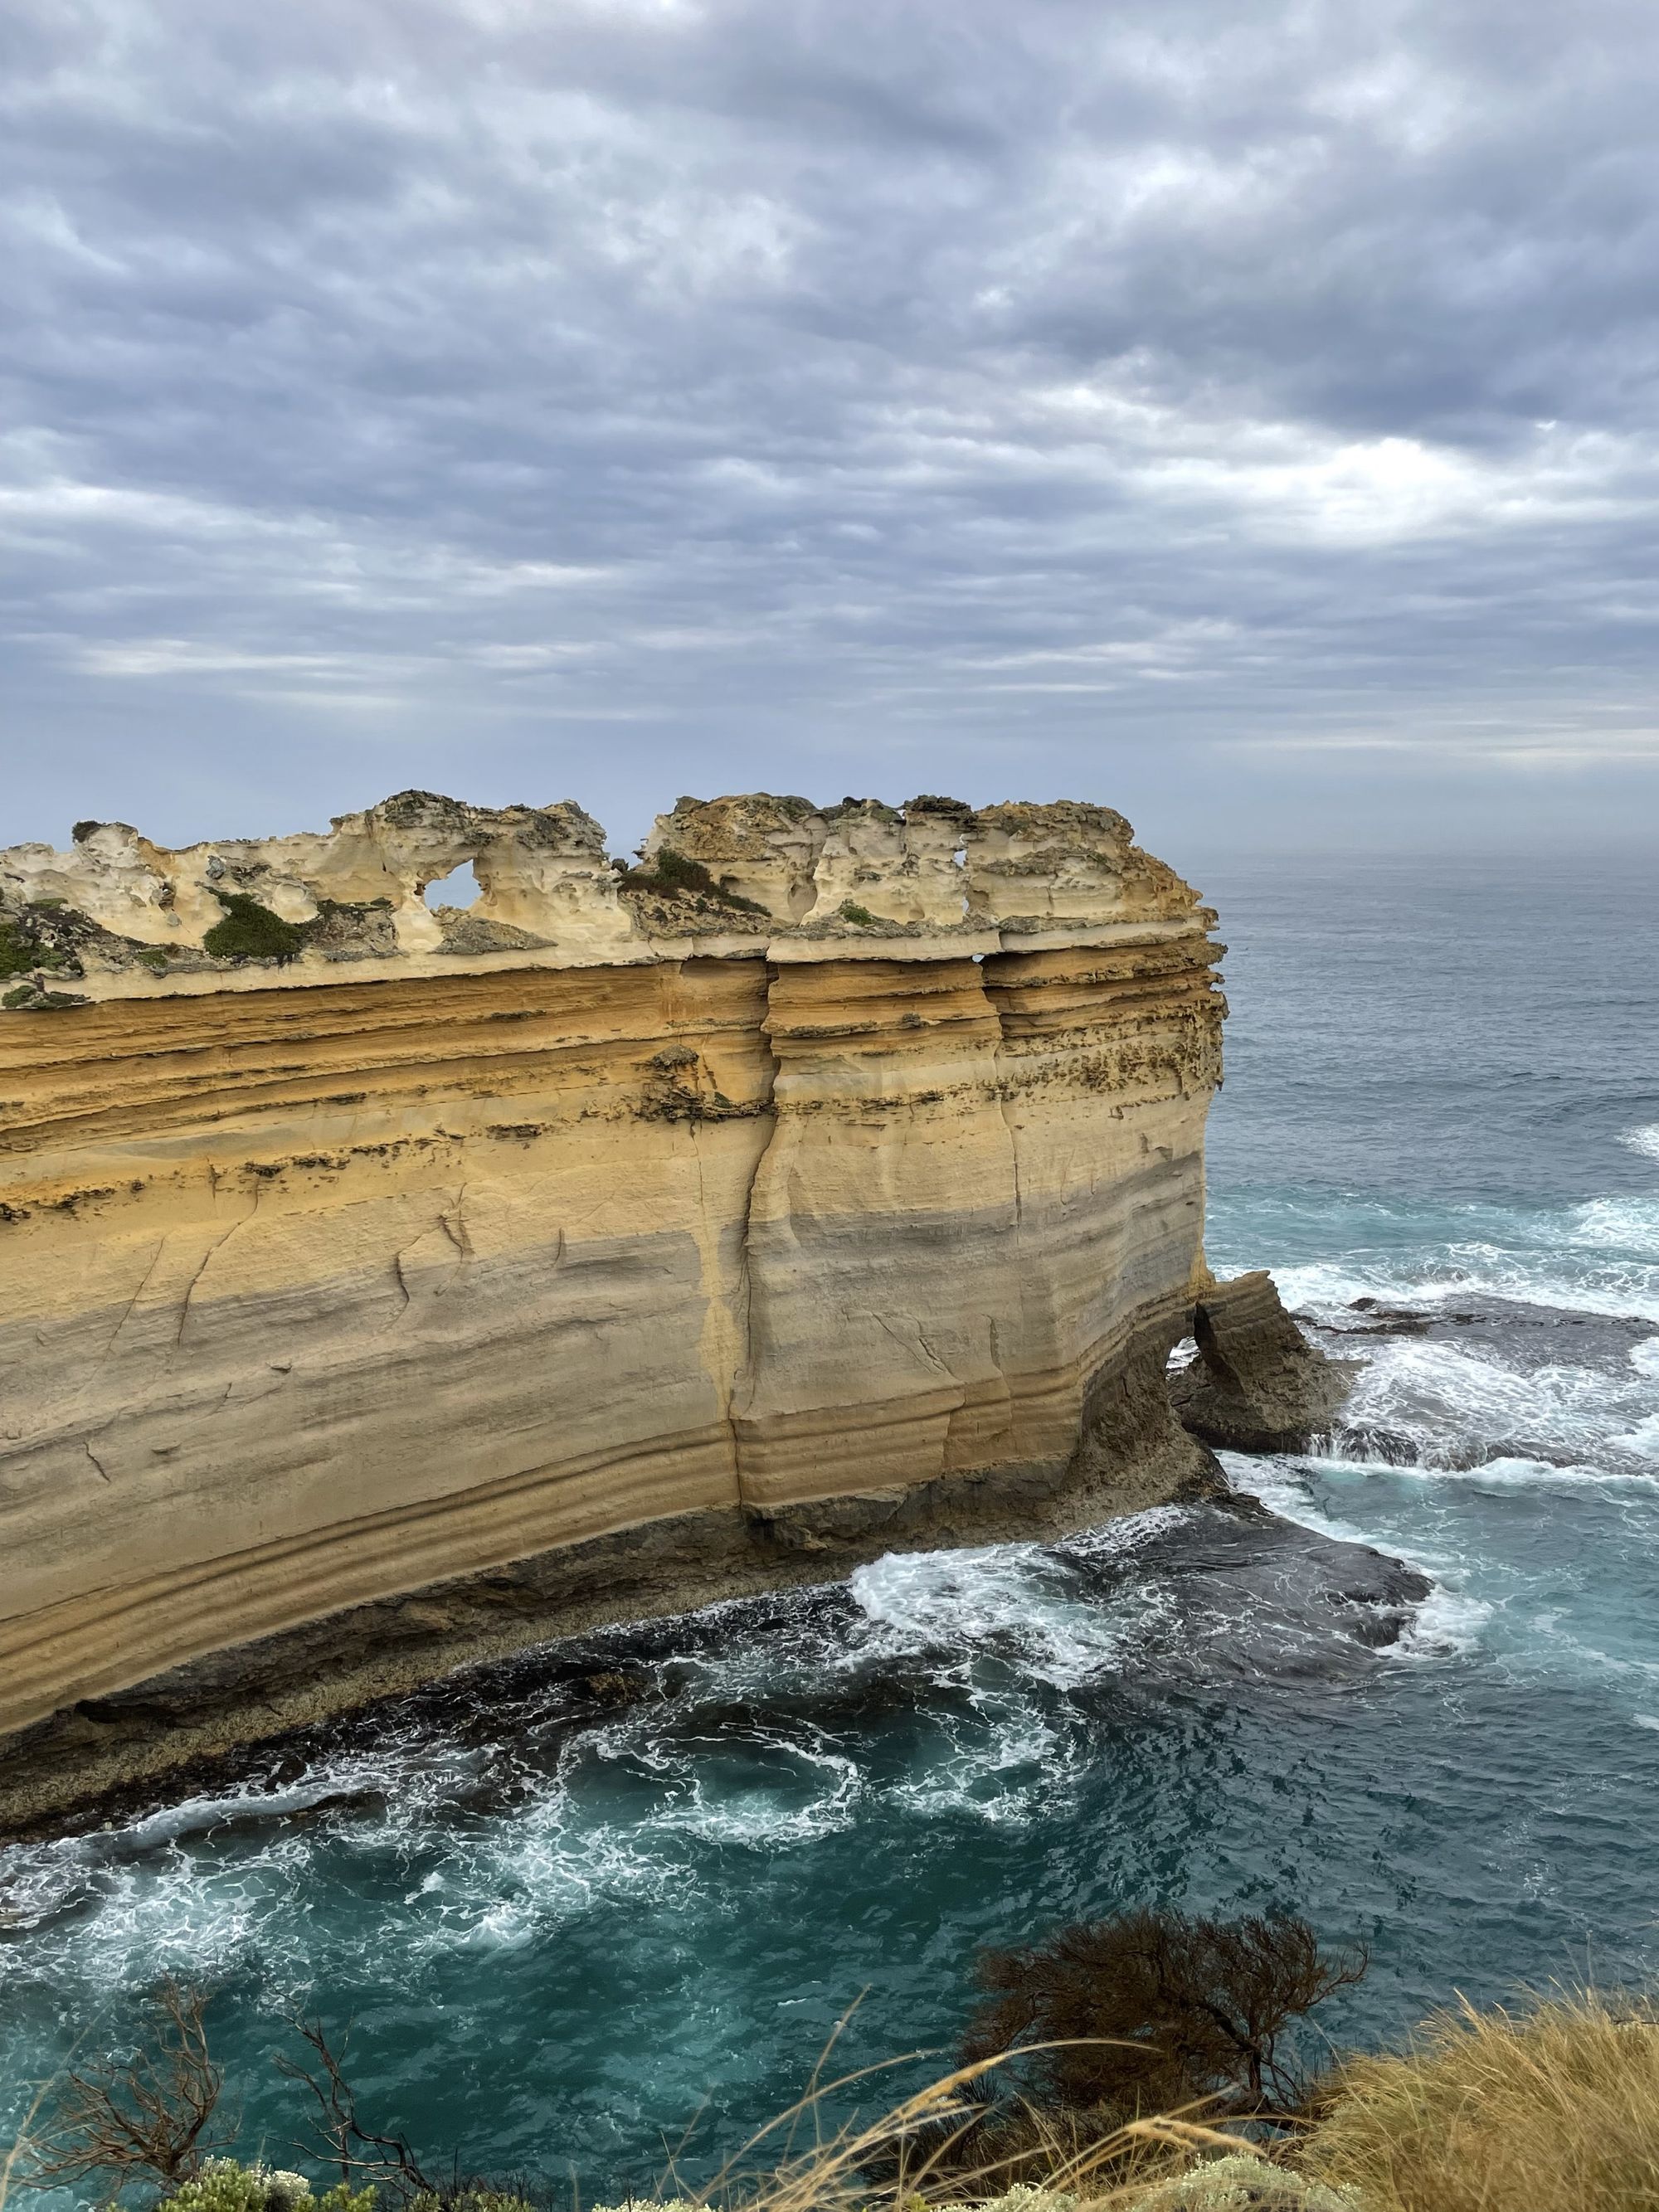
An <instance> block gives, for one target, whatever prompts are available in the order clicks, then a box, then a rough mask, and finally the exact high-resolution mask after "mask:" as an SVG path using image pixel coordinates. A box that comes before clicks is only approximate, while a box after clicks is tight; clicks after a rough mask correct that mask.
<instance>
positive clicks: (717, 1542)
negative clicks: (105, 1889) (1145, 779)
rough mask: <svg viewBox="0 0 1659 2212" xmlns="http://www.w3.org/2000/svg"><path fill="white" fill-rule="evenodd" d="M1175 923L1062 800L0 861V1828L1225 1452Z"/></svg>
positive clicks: (429, 823)
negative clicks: (345, 1712)
mask: <svg viewBox="0 0 1659 2212" xmlns="http://www.w3.org/2000/svg"><path fill="white" fill-rule="evenodd" d="M465 861H471V864H472V866H473V868H474V871H475V873H476V876H477V882H478V884H479V887H480V896H479V898H478V900H477V903H476V904H475V905H474V906H472V907H471V908H466V909H465V910H461V909H458V908H450V909H447V910H446V909H444V908H439V909H438V911H436V912H433V911H432V910H430V909H429V908H428V905H427V903H426V902H425V899H424V896H423V893H424V891H425V890H426V888H427V886H428V884H432V883H434V882H435V881H437V880H438V879H440V878H442V877H444V876H446V875H447V874H448V873H450V872H452V871H453V869H454V868H455V867H457V866H459V865H460V864H461V863H463V862H465ZM1213 920H1214V917H1213V915H1212V914H1211V913H1210V912H1209V911H1208V909H1206V908H1204V907H1202V906H1201V905H1200V903H1199V902H1198V900H1197V897H1196V896H1195V895H1194V893H1193V892H1192V891H1191V890H1189V889H1188V886H1187V885H1185V884H1182V883H1181V882H1180V881H1179V879H1178V878H1176V877H1175V876H1174V875H1173V874H1171V872H1170V871H1169V870H1168V869H1167V868H1165V867H1164V866H1162V864H1161V863H1159V862H1158V861H1156V860H1152V859H1151V858H1150V857H1149V856H1147V855H1146V854H1143V853H1141V852H1140V851H1139V849H1138V848H1136V847H1135V846H1134V845H1133V842H1132V840H1131V835H1130V831H1129V828H1128V825H1127V823H1125V822H1124V821H1123V820H1122V817H1121V816H1118V815H1115V814H1114V813H1112V812H1111V811H1109V809H1106V808H1103V807H1096V806H1087V805H1073V804H1060V805H1052V806H1029V805H1004V806H994V807H990V808H987V809H984V810H981V811H978V812H975V811H972V810H970V809H969V808H968V807H966V806H964V805H960V804H959V803H957V802H956V801H952V800H950V799H937V798H929V799H919V800H916V801H914V802H912V804H911V805H908V806H907V807H905V808H903V809H902V810H901V809H895V808H890V807H886V806H883V805H878V804H877V803H875V802H872V801H867V800H866V801H852V800H849V801H847V802H845V803H844V804H843V805H841V806H839V807H834V808H823V809H820V808H817V807H814V806H812V805H810V804H808V802H806V801H805V800H803V799H788V798H784V799H774V798H769V797H765V796H762V797H757V798H756V797H751V798H744V799H720V800H715V801H714V802H712V803H708V804H704V803H702V802H699V801H696V800H689V799H682V800H681V801H680V802H679V803H678V805H677V806H676V807H675V808H674V809H673V810H672V811H671V813H669V814H666V815H664V816H661V817H659V819H658V822H657V823H656V826H655V828H654V829H653V832H652V834H651V836H650V837H649V838H648V839H647V842H646V845H645V847H644V848H642V854H641V861H640V863H639V865H638V866H633V867H624V866H623V865H622V864H620V863H616V862H613V861H611V860H608V859H607V858H606V855H605V845H604V839H603V836H602V833H601V832H600V830H599V827H598V825H597V824H596V823H593V822H592V819H591V817H588V816H587V815H586V814H585V813H584V812H583V811H582V810H581V809H580V807H578V806H575V805H570V804H568V803H567V804H564V805H556V806H549V807H544V808H535V807H507V808H503V809H500V810H488V809H482V808H472V807H466V806H462V805H458V804H456V803H455V802H453V801H451V800H448V799H438V798H435V797H432V796H431V795H429V794H423V793H404V794H403V795H402V796H400V797H399V798H397V799H389V800H387V801H386V802H385V803H384V804H383V805H380V806H377V807H373V808H370V809H368V811H366V812H364V813H362V814H359V815H352V816H345V817H341V818H340V819H339V820H337V822H336V823H335V824H334V826H333V828H332V829H331V831H330V832H329V833H328V834H327V835H326V836H300V837H288V838H281V839H272V840H264V841H258V840H245V841H234V842H222V843H218V844H214V845H198V846H194V847H191V848H187V849H185V850H184V851H181V852H174V851H168V850H167V849H165V848H160V847H157V846H155V845H153V844H151V843H150V842H148V841H147V840H145V839H143V837H141V836H139V835H138V834H137V832H136V831H134V830H131V829H127V828H125V826H123V825H119V824H103V825H97V824H84V823H83V824H82V825H80V827H79V829H77V832H76V845H75V848H74V849H73V851H71V852H70V853H68V854H61V853H55V852H52V851H51V850H50V849H49V848H45V847H40V846H23V847H19V848H14V849H13V850H11V851H9V852H7V853H3V854H0V965H3V966H4V967H5V968H6V969H8V971H9V972H8V974H7V975H6V976H5V978H4V980H3V992H4V997H5V1001H6V1006H7V1012H4V1013H3V1014H0V1099H3V1107H0V1252H3V1255H4V1265H3V1270H0V1372H3V1422H0V1426H3V1434H0V1558H3V1568H0V1732H8V1731H9V1735H8V1736H7V1740H6V1741H5V1743H4V1744H3V1745H0V1820H3V1819H6V1818H10V1819H12V1820H16V1819H19V1818H21V1817H23V1816H25V1815H26V1814H29V1813H30V1812H33V1811H39V1810H40V1809H41V1808H45V1807H48V1806H50V1805H52V1804H55V1803H58V1802H64V1800H66V1799H67V1798H69V1797H70V1796H74V1795H75V1794H76V1792H77V1791H79V1792H84V1791H86V1790H89V1789H92V1788H95V1787H102V1786H107V1785H108V1784H112V1783H113V1782H116V1781H118V1780H121V1779H125V1778H131V1777H134V1776H142V1775H145V1774H151V1775H154V1774H157V1773H160V1772H161V1771H165V1770H167V1769H168V1768H169V1767H173V1766H176V1765H178V1764H179V1762H181V1761H183V1760H185V1759H190V1758H191V1757H194V1756H197V1755H198V1754H203V1753H212V1752H213V1751H215V1750H216V1749H219V1748H222V1747H224V1746H226V1745H228V1744H229V1743H232V1742H234V1741H239V1740H246V1738H247V1737H248V1736H250V1735H254V1734H258V1733H266V1734H268V1733H270V1732H272V1731H273V1730H275V1729H280V1728H282V1727H284V1726H289V1725H292V1724H295V1723H297V1722H300V1721H302V1720H306V1719H308V1718H314V1717H318V1716H319V1715H321V1714H325V1713H327V1712H330V1711H337V1710H340V1709H342V1708H343V1707H344V1706H346V1705H349V1704H352V1703H354V1702H358V1701H361V1700H362V1699H365V1698H367V1697H369V1696H371V1695H374V1694H378V1693H380V1692H384V1691H386V1690H391V1689H397V1688H399V1687H402V1686H405V1685H407V1684H409V1683H410V1682H413V1681H415V1680H421V1679H422V1678H424V1677H428V1676H430V1675H431V1674H434V1673H436V1672H438V1671H440V1670H441V1668H444V1667H446V1666H449V1665H453V1664H455V1663H457V1662H460V1661H463V1660H466V1659H471V1658H475V1657H480V1656H486V1655H488V1654H490V1653H493V1652H495V1651H499V1650H505V1649H507V1648H510V1647H511V1646H512V1645H513V1644H521V1643H524V1642H526V1641H529V1640H532V1638H535V1637H537V1636H545V1635H548V1634H552V1633H556V1632H561V1631H563V1630H567V1629H569V1628H573V1627H575V1626H580V1625H583V1624H584V1623H586V1622H591V1621H593V1620H599V1619H605V1618H608V1619H619V1618H627V1617H629V1615H633V1614H642V1613H648V1612H652V1611H662V1610H666V1609H671V1608H672V1607H679V1606H684V1605H687V1604H690V1603H695V1602H698V1601H702V1600H703V1599H705V1598H708V1597H710V1596H713V1595H718V1594H720V1593H721V1592H723V1591H731V1590H737V1589H750V1588H756V1587H760V1586H763V1585H764V1584H766V1583H774V1582H777V1581H779V1580H782V1579H789V1578H802V1577H812V1578H815V1579H821V1578H823V1577H825V1576H826V1575H830V1574H834V1573H836V1572H840V1571H843V1569H844V1567H845V1565H847V1564H848V1563H849V1562H850V1561H852V1560H854V1559H857V1558H859V1557H862V1556H868V1555H869V1554H871V1553H874V1552H878V1551H880V1550H883V1549H886V1548H890V1547H892V1546H893V1545H895V1544H905V1545H915V1544H926V1543H939V1542H952V1541H983V1540H985V1539H986V1538H987V1537H988V1536H995V1535H1002V1534H1023V1535H1029V1534H1039V1533H1042V1532H1045V1531H1049V1530H1057V1529H1060V1528H1069V1527H1074V1526H1077V1525H1079V1523H1081V1522H1087V1521H1091V1520H1096V1519H1099V1518H1102V1517H1103V1516H1106V1515H1108V1514H1110V1513H1112V1512H1116V1511H1122V1510H1133V1509H1134V1508H1137V1507H1140V1506H1143V1505H1146V1504H1152V1503H1154V1502H1157V1501H1158V1500H1161V1499H1164V1498H1170V1497H1172V1496H1176V1495H1179V1494H1181V1493H1182V1492H1183V1491H1184V1490H1190V1489H1192V1488H1193V1487H1194V1486H1204V1485H1205V1484H1206V1482H1208V1481H1210V1480H1212V1475H1213V1463H1212V1462H1211V1461H1210V1459H1209V1456H1208V1455H1207V1453H1206V1451H1205V1449H1203V1448H1202V1446H1201V1445H1200V1444H1199V1443H1196V1442H1194V1440H1193V1438H1192V1437H1189V1436H1188V1434H1187V1433H1186V1432H1185V1431H1183V1430H1182V1427H1181V1426H1180V1425H1178V1423H1177V1422H1176V1420H1175V1419H1174V1418H1173V1416H1172V1414H1171V1413H1170V1405H1169V1401H1168V1398H1167V1396H1166V1394H1165V1391H1164V1383H1163V1370H1164V1359H1165V1355H1166V1353H1167V1352H1168V1349H1169V1347H1170V1344H1171V1343H1172V1342H1173V1341H1174V1340H1176V1338H1177V1337H1179V1336H1181V1335H1182V1334H1184V1333H1185V1331H1186V1330H1187V1329H1188V1327H1189V1326H1190V1324H1191V1319H1192V1314H1193V1309H1194V1302H1195V1300H1197V1299H1199V1298H1200V1297H1202V1296H1204V1295H1205V1294H1206V1293H1207V1291H1209V1288H1210V1279H1209V1278H1208V1275H1207V1273H1206V1269H1205V1267H1204V1262H1203V1256H1202V1218H1203V1131H1204V1120H1205V1114H1206V1109H1207V1106H1208V1103H1209V1099H1210V1097H1211V1094H1212V1091H1213V1089H1214V1086H1215V1085H1216V1083H1217V1082H1218V1079H1219V1066H1220V1060H1219V1040H1220V1023H1221V1018H1222V1015H1223V1013H1224V1012H1225V1008H1224V1006H1223V1002H1222V1000H1221V998H1220V994H1219V993H1218V990H1217V988H1216V987H1215V983H1214V981H1213V977H1212V963H1214V961H1215V960H1216V958H1217V957H1218V947H1217V946H1215V945H1213V944H1212V942H1211V940H1210V939H1209V937H1208V935H1207V930H1208V928H1209V927H1210V925H1211V924H1212V922H1213ZM160 1723H165V1725H164V1726H163V1725H160Z"/></svg>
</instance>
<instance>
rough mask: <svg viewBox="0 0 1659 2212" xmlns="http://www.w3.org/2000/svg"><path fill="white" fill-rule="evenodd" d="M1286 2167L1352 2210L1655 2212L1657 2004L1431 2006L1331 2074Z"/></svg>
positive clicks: (1563, 2001) (1658, 2209) (1582, 2000)
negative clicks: (1380, 2053) (1342, 2193)
mask: <svg viewBox="0 0 1659 2212" xmlns="http://www.w3.org/2000/svg"><path fill="white" fill-rule="evenodd" d="M1297 2164H1298V2165H1299V2166H1300V2167H1301V2168H1302V2170H1303V2171H1304V2172H1307V2173H1310V2174H1312V2175H1314V2176H1316V2177H1317V2178H1318V2179H1322V2180H1324V2181H1327V2182H1329V2183H1333V2184H1336V2185H1346V2186H1347V2187H1349V2188H1350V2189H1352V2191H1354V2193H1355V2194H1356V2195H1357V2196H1358V2198H1359V2200H1360V2202H1361V2203H1362V2204H1363V2205H1364V2212H1659V2010H1656V2008H1653V2007H1652V2006H1650V2005H1643V2006H1637V2005H1632V2006H1628V2007H1621V2008H1613V2006H1611V2005H1610V2004H1609V2003H1608V2002H1607V2000H1606V1999H1604V1998H1602V1997H1600V1996H1595V1995H1593V1994H1591V1995H1583V1996H1559V1997H1556V1998H1553V1999H1551V2000H1550V2001H1548V2002H1541V2003H1539V2004H1537V2005H1536V2006H1534V2008H1532V2009H1530V2010H1528V2011H1526V2012H1522V2013H1520V2014H1518V2015H1517V2014H1511V2013H1509V2012H1505V2011H1503V2010H1501V2009H1500V2010H1497V2011H1493V2012H1486V2013H1478V2012H1476V2011H1475V2010H1474V2008H1473V2007H1472V2006H1469V2005H1465V2006H1463V2007H1462V2009H1461V2010H1458V2011H1456V2012H1450V2013H1445V2014H1443V2015H1439V2016H1438V2017H1437V2018H1436V2019H1434V2020H1432V2021H1429V2022H1428V2023H1427V2025H1426V2026H1425V2027H1424V2028H1423V2029H1422V2030H1421V2031H1420V2033H1419V2038H1418V2040H1417V2042H1416V2044H1415V2045H1414V2046H1413V2049H1412V2050H1410V2051H1407V2053H1406V2054H1405V2055H1404V2056H1402V2057H1382V2058H1356V2059H1353V2060H1351V2061H1350V2062H1349V2063H1347V2064H1346V2066H1345V2067H1344V2068H1343V2069H1341V2071H1340V2074H1339V2075H1338V2076H1337V2079H1336V2081H1335V2082H1334V2085H1333V2087H1332V2091H1331V2095H1330V2101H1329V2102H1328V2105H1327V2106H1326V2108H1325V2110H1324V2112H1323V2113H1322V2117H1321V2118H1320V2120H1319V2123H1318V2124H1317V2125H1316V2127H1315V2128H1314V2129H1313V2130H1312V2131H1311V2133H1310V2135H1309V2136H1308V2137H1307V2138H1306V2140H1305V2141H1304V2144H1303V2146H1302V2148H1301V2151H1300V2153H1299V2154H1298V2158H1297Z"/></svg>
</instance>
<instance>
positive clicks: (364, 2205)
mask: <svg viewBox="0 0 1659 2212" xmlns="http://www.w3.org/2000/svg"><path fill="white" fill-rule="evenodd" d="M155 2212H374V2190H373V2189H359V2190H353V2189H351V2188H350V2187H349V2185H347V2184H346V2183H345V2182H343V2181H337V2182H336V2183H335V2185H334V2186H333V2188H332V2189H331V2190H328V2191H325V2194H324V2195H322V2196H321V2197H313V2195H312V2192H311V2184H310V2182H309V2181H307V2179H306V2177H305V2175H304V2174H302V2173H288V2172H283V2169H282V2168H281V2167H271V2166H261V2165H259V2164H258V2162H257V2161H256V2162H255V2163H254V2164H253V2165H252V2166H240V2165H239V2164H238V2163H237V2161H236V2160H234V2158H210V2159H209V2160H208V2161H207V2163H206V2165H205V2166H204V2167H203V2168H202V2171H201V2172H200V2173H199V2174H197V2177H196V2179H194V2180H193V2181H186V2182H185V2184H184V2185H183V2186H182V2187H180V2188H179V2189H176V2190H174V2191H173V2194H172V2195H171V2196H170V2197H163V2198H162V2200H161V2203H160V2204H159V2205H157V2207H156V2208H155Z"/></svg>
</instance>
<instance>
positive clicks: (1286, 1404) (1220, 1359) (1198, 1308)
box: [1170, 1269, 1359, 1452]
mask: <svg viewBox="0 0 1659 2212" xmlns="http://www.w3.org/2000/svg"><path fill="white" fill-rule="evenodd" d="M1193 1335H1194V1340H1195V1341H1196V1342H1197V1345H1198V1357H1197V1358H1196V1359H1194V1361H1193V1362H1192V1364H1190V1365H1189V1366H1188V1367H1184V1368H1182V1369H1181V1370H1179V1371H1178V1372H1177V1373H1176V1374H1175V1375H1172V1376H1170V1400H1171V1402H1172V1403H1173V1405H1174V1407H1175V1409H1176V1413H1177V1414H1178V1415H1179V1416H1180V1419H1181V1420H1182V1424H1183V1425H1184V1426H1185V1427H1187V1428H1188V1429H1189V1430H1190V1431H1192V1433H1193V1434H1194V1436H1195V1437H1200V1438H1202V1440H1203V1441H1204V1443H1207V1444H1212V1445H1213V1446H1214V1447H1215V1448H1216V1449H1218V1450H1219V1451H1242V1452H1273V1451H1288V1452H1297V1451H1306V1450H1308V1449H1310V1446H1311V1445H1312V1444H1313V1443H1315V1441H1316V1439H1317V1438H1318V1437H1322V1436H1323V1435H1325V1434H1326V1433H1327V1432H1328V1431H1329V1429H1330V1426H1331V1424H1332V1422H1333V1420H1334V1419H1335V1417H1336V1415H1337V1413H1339V1412H1340V1409H1341V1407H1342V1404H1343V1401H1345V1400H1346V1397H1347V1395H1348V1392H1349V1390H1350V1389H1352V1384H1353V1378H1354V1376H1355V1374H1356V1373H1357V1371H1358V1364H1359V1363H1358V1361H1357V1360H1351V1359H1331V1358H1328V1357H1327V1356H1326V1354H1325V1353H1324V1352H1321V1351H1319V1350H1318V1349H1317V1348H1316V1346H1313V1345H1311V1344H1310V1343H1309V1342H1308V1340H1307V1339H1306V1337H1304V1335H1303V1334H1302V1332H1301V1330H1300V1329H1299V1328H1297V1325H1296V1323H1295V1322H1293V1321H1292V1320H1291V1317H1290V1316H1289V1314H1287V1313H1286V1312H1285V1309H1284V1307H1283V1306H1282V1305H1281V1304H1280V1303H1279V1292H1278V1291H1277V1290H1276V1289H1275V1288H1274V1285H1273V1277H1272V1276H1271V1275H1269V1274H1267V1273H1264V1272H1262V1271H1261V1270H1260V1269H1258V1270H1257V1271H1256V1272H1255V1273H1252V1274H1248V1275H1236V1276H1235V1277H1234V1278H1233V1279H1232V1280H1231V1282H1228V1283H1216V1284H1212V1285H1211V1287H1210V1288H1209V1289H1208V1290H1206V1291H1205V1292H1204V1293H1203V1295H1202V1296H1201V1297H1200V1298H1199V1299H1198V1300H1197V1302H1196V1304H1195V1305H1194V1311H1193Z"/></svg>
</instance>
